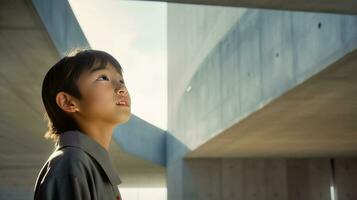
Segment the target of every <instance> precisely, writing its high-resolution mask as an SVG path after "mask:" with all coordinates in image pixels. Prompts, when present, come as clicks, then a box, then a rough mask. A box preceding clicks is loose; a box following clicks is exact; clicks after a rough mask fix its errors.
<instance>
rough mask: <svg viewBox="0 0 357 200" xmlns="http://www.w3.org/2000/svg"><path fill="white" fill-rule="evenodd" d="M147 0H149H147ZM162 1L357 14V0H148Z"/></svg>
mask: <svg viewBox="0 0 357 200" xmlns="http://www.w3.org/2000/svg"><path fill="white" fill-rule="evenodd" d="M145 1H147V0H145ZM148 1H162V2H168V3H183V4H196V5H213V6H230V7H245V8H262V9H277V10H296V11H310V12H329V13H345V14H357V1H355V0H342V1H341V0H330V1H319V0H312V1H306V0H304V1H301V0H291V1H284V2H283V1H281V0H269V1H265V0H249V1H247V0H233V1H232V0H198V1H196V0H195V1H193V0H148Z"/></svg>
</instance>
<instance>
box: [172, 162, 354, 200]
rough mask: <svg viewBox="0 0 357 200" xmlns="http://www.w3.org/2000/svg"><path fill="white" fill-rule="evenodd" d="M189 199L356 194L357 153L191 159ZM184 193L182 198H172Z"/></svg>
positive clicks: (309, 199) (321, 199)
mask: <svg viewBox="0 0 357 200" xmlns="http://www.w3.org/2000/svg"><path fill="white" fill-rule="evenodd" d="M184 162H185V167H184V173H183V180H184V183H185V184H184V186H183V187H184V189H183V194H182V196H183V198H182V199H185V200H191V199H194V200H201V199H202V200H210V199H212V200H216V199H222V200H235V199H239V200H248V199H249V200H273V199H274V200H328V199H331V195H332V194H331V186H333V187H334V188H335V195H336V196H335V199H339V200H341V199H343V200H345V199H346V200H347V199H351V200H352V199H356V198H357V193H356V192H355V189H354V188H355V183H356V181H355V180H356V178H357V177H356V176H357V170H356V169H357V165H356V163H357V162H356V159H355V158H344V159H329V158H310V159H285V158H281V159H275V158H274V159H259V158H258V159H186V160H184ZM169 199H178V198H175V197H174V198H169Z"/></svg>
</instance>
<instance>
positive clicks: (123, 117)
mask: <svg viewBox="0 0 357 200" xmlns="http://www.w3.org/2000/svg"><path fill="white" fill-rule="evenodd" d="M130 117H131V113H129V114H127V115H121V116H120V117H119V119H118V120H117V124H124V123H126V122H128V121H129V119H130Z"/></svg>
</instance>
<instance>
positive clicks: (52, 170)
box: [46, 146, 91, 177]
mask: <svg viewBox="0 0 357 200" xmlns="http://www.w3.org/2000/svg"><path fill="white" fill-rule="evenodd" d="M90 162H91V161H90V157H89V155H88V154H87V153H86V152H85V151H83V150H82V149H81V148H78V147H70V146H68V147H65V148H62V149H60V150H57V151H54V152H53V153H52V155H51V156H50V157H49V159H48V160H47V166H48V167H47V170H48V171H47V173H46V174H47V175H46V176H51V177H67V176H68V175H71V176H77V177H81V176H83V175H85V174H87V173H88V170H89V166H90Z"/></svg>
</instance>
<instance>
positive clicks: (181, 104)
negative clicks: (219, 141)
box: [168, 5, 357, 161]
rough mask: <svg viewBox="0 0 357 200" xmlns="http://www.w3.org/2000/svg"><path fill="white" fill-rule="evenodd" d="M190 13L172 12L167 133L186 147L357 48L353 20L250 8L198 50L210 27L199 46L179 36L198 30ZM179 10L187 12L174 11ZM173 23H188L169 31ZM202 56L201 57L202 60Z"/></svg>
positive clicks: (173, 7) (356, 20)
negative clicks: (223, 31)
mask: <svg viewBox="0 0 357 200" xmlns="http://www.w3.org/2000/svg"><path fill="white" fill-rule="evenodd" d="M186 9H188V8H185V7H183V6H182V5H180V6H176V5H169V7H168V16H169V20H168V23H169V29H170V28H171V30H169V35H168V40H169V42H168V51H169V52H168V66H169V68H168V79H169V80H170V81H169V83H168V101H169V107H168V118H169V119H168V132H169V134H172V135H173V136H174V137H175V138H176V139H177V140H178V141H176V143H182V144H185V145H186V146H187V148H188V149H189V150H193V149H195V148H196V147H198V146H199V145H201V144H203V143H205V142H206V141H208V140H209V139H210V138H212V137H214V136H216V135H217V134H219V133H220V132H221V131H222V130H225V129H226V128H228V127H229V126H231V125H233V124H235V123H237V122H239V121H240V120H241V119H243V118H245V117H246V116H249V115H250V114H251V113H253V112H255V111H257V110H259V109H260V108H262V107H263V106H264V105H266V104H267V103H269V102H271V101H272V100H274V99H275V98H277V97H279V96H280V95H282V94H284V93H285V92H287V91H288V90H290V89H292V88H293V87H295V86H297V85H299V84H300V83H302V82H303V81H305V80H306V79H308V78H310V77H311V76H312V75H314V74H316V73H317V72H320V71H321V70H322V69H324V68H326V67H327V66H328V65H329V64H331V63H333V62H334V61H336V60H338V59H339V58H341V57H342V56H343V55H345V54H346V53H348V52H350V51H351V50H353V49H355V48H356V47H357V17H356V16H351V15H334V14H321V13H304V12H287V11H270V10H249V11H246V12H245V13H244V15H243V16H240V17H239V20H238V18H237V19H236V20H238V21H237V22H236V23H235V24H234V25H233V26H232V28H231V29H229V30H228V31H227V32H226V33H224V34H223V33H222V35H221V38H220V39H218V40H217V41H216V42H217V43H216V45H214V46H213V47H212V48H211V49H208V50H207V49H206V48H203V49H204V50H202V51H201V48H202V46H204V44H203V43H205V42H206V40H205V38H206V37H209V35H210V29H207V30H205V33H204V34H202V35H201V37H203V39H202V38H201V39H200V41H201V43H199V42H193V41H192V39H190V38H187V37H182V38H179V37H180V36H181V35H190V34H191V33H192V34H193V37H194V36H195V35H197V34H195V33H196V32H198V31H197V30H196V29H197V28H196V25H195V24H196V23H198V22H195V20H191V19H192V18H194V19H195V14H192V13H194V12H192V13H191V15H190V14H187V13H185V12H186ZM190 9H193V8H190ZM200 9H201V8H200ZM219 9H222V8H217V11H215V10H211V8H210V9H207V10H206V11H207V13H206V15H208V16H212V15H216V18H220V17H221V15H222V11H218V10H219ZM236 9H237V8H236ZM198 10H199V9H198ZM179 11H182V12H183V13H185V14H184V15H181V14H175V13H181V12H179ZM238 11H239V9H237V12H238ZM224 15H226V13H225V14H224ZM175 17H176V18H175ZM200 19H201V20H202V21H204V17H202V18H200ZM227 20H228V23H232V22H231V21H230V18H228V19H227ZM192 21H194V22H195V23H193V22H192ZM204 22H205V21H204ZM175 23H176V24H177V23H178V24H186V25H185V28H182V27H180V26H178V27H175V26H174V25H172V26H170V24H175ZM201 23H203V22H201ZM206 23H208V22H206ZM210 23H211V27H215V26H216V25H215V24H214V21H211V22H210ZM220 26H222V25H220ZM227 26H228V25H227ZM194 27H195V28H194ZM215 30H216V29H214V28H212V31H215ZM198 36H199V35H198ZM207 41H209V40H207ZM185 49H187V51H186V50H185ZM195 49H196V51H194V50H195ZM206 51H207V52H206ZM204 52H206V53H204ZM189 53H191V54H189ZM201 54H204V55H201ZM197 57H203V58H204V59H202V60H200V62H198V61H196V59H197ZM195 64H197V65H195ZM187 77H190V78H189V80H187ZM169 142H170V141H169ZM173 142H175V141H173ZM168 145H169V146H170V144H168ZM176 152H181V151H175V152H172V154H169V155H168V161H170V160H175V158H179V157H180V156H182V154H178V153H176Z"/></svg>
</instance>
